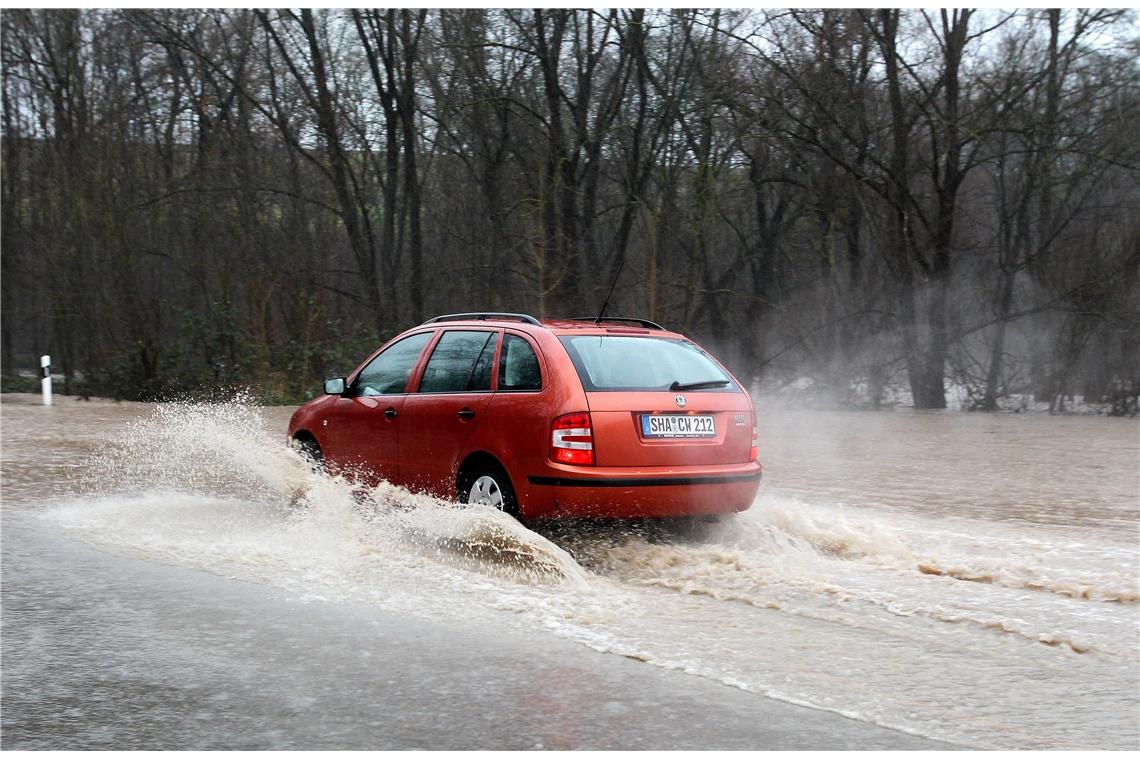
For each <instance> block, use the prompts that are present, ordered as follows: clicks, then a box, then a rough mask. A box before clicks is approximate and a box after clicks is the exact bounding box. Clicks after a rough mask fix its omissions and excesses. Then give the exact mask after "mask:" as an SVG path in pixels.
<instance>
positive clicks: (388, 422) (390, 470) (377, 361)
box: [322, 330, 435, 485]
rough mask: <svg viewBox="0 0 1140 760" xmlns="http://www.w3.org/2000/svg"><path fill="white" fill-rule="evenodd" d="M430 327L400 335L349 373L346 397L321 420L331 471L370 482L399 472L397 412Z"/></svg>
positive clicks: (402, 401) (428, 336) (430, 334)
mask: <svg viewBox="0 0 1140 760" xmlns="http://www.w3.org/2000/svg"><path fill="white" fill-rule="evenodd" d="M434 335H435V333H434V331H431V330H427V331H424V332H420V333H414V334H412V335H409V336H407V337H406V338H401V339H400V340H398V341H396V342H394V343H392V344H391V345H389V346H387V347H385V348H384V350H383V351H381V352H380V353H379V354H377V355H376V356H375V357H373V358H372V360H371V361H369V362H368V364H367V365H365V367H364V368H363V369H361V370H360V372H358V373H357V374H356V375H355V377H352V378H350V380H349V386H348V389H347V392H346V394H345V396H343V397H341V398H338V399H337V400H336V401H335V403H334V404H333V405H332V406H331V407H330V409H329V411H328V415H327V417H326V418H325V419H324V421H323V423H322V425H323V427H325V429H326V433H325V438H326V440H327V441H328V444H327V449H328V450H327V451H326V452H324V453H325V458H326V459H327V460H328V462H329V463H330V465H331V466H332V468H333V471H334V472H338V473H342V474H345V475H348V476H350V477H353V478H354V479H357V480H360V481H361V482H364V483H368V484H369V485H375V484H376V483H378V482H380V481H381V480H389V481H395V480H396V479H397V474H398V463H397V457H398V453H399V432H400V424H401V418H400V415H401V412H402V407H403V405H404V400H405V399H406V398H407V395H406V391H407V386H408V382H409V381H410V380H411V378H412V373H413V371H414V370H415V369H416V366H417V365H418V364H419V360H420V357H421V355H422V354H423V352H424V348H425V347H427V345H428V344H429V343H430V342H431V339H432V337H433V336H434Z"/></svg>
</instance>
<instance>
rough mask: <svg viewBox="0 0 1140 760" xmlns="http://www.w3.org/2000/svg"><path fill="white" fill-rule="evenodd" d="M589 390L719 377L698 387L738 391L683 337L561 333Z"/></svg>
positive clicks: (666, 386)
mask: <svg viewBox="0 0 1140 760" xmlns="http://www.w3.org/2000/svg"><path fill="white" fill-rule="evenodd" d="M559 340H560V341H561V342H562V345H563V346H565V347H566V353H568V354H569V355H570V360H571V361H572V362H574V368H575V369H576V370H577V371H578V377H579V378H580V379H581V380H582V387H583V388H584V389H585V390H587V391H668V390H672V386H673V385H674V383H676V384H677V385H682V386H683V385H686V384H689V383H710V384H712V383H717V382H723V383H724V385H723V386H721V387H710V388H704V389H702V390H710V391H731V392H736V391H737V390H738V388H737V385H736V384H735V383H733V382H732V379H731V378H730V377H729V376H728V375H727V374H725V372H724V370H722V369H721V368H720V367H719V366H718V365H717V363H716V362H715V361H713V360H712V358H711V357H710V356H709V355H708V354H706V353H705V352H704V351H702V350H701V349H700V348H698V347H697V346H696V345H695V344H693V343H690V342H689V341H687V340H676V339H668V338H651V337H644V338H643V337H641V336H626V335H565V336H562V337H560V338H559Z"/></svg>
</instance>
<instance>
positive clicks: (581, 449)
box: [550, 412, 594, 464]
mask: <svg viewBox="0 0 1140 760" xmlns="http://www.w3.org/2000/svg"><path fill="white" fill-rule="evenodd" d="M550 458H551V459H552V460H554V461H555V462H562V463H563V464H593V463H594V431H593V428H592V426H591V425H590V413H589V412H574V413H573V414H564V415H562V416H561V417H555V418H554V422H552V423H551V424H550Z"/></svg>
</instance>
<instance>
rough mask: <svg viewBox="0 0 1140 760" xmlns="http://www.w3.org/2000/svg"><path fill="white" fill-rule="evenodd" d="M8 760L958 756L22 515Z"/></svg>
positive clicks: (923, 742)
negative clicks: (576, 752)
mask: <svg viewBox="0 0 1140 760" xmlns="http://www.w3.org/2000/svg"><path fill="white" fill-rule="evenodd" d="M2 571H3V587H2V600H0V601H2V621H3V639H2V649H3V651H2V656H3V672H2V702H3V711H2V720H3V726H2V727H3V733H2V738H0V741H2V747H3V749H4V750H18V749H101V750H111V749H117V750H126V749H132V750H136V749H148V750H158V749H183V750H188V749H189V750H219V749H233V750H261V749H413V748H421V749H431V750H441V749H459V750H475V749H662V750H666V749H945V748H950V747H951V745H947V744H942V743H939V742H934V741H931V740H928V739H924V738H921V737H916V736H911V735H908V734H904V733H900V732H897V731H893V730H889V729H885V728H880V727H877V726H875V725H872V724H869V723H864V722H860V721H855V720H850V719H847V718H844V717H842V716H840V715H836V714H834V713H829V712H826V711H821V710H816V709H810V708H805V707H797V706H795V705H790V704H786V703H783V702H779V701H776V700H772V699H768V698H766V697H763V696H759V695H757V694H753V693H749V692H745V691H742V690H739V689H735V688H732V687H730V686H725V685H722V684H720V683H717V682H715V681H712V680H709V679H705V678H699V677H695V676H691V675H687V674H685V673H681V672H678V671H671V670H667V669H663V668H659V667H651V666H647V665H645V664H644V663H641V662H638V661H636V660H632V659H628V658H623V657H619V656H615V655H613V654H603V653H598V652H593V651H591V650H589V649H588V648H586V647H583V646H581V645H580V644H575V643H573V642H570V641H566V640H563V639H560V638H557V637H554V636H543V637H541V638H539V637H535V636H534V635H533V634H529V635H528V634H527V633H526V632H525V629H522V628H518V627H510V626H507V625H503V626H501V627H498V626H489V625H487V624H484V623H480V624H477V625H469V624H465V623H464V622H463V621H462V620H461V619H456V620H454V621H453V622H452V621H448V622H447V623H446V624H445V623H439V622H429V621H420V620H411V619H407V618H403V617H399V616H396V615H394V614H393V613H390V612H386V611H384V610H382V609H378V608H376V607H374V606H353V605H345V604H334V603H328V602H324V601H320V600H312V601H302V600H299V599H298V598H297V597H296V595H288V594H286V593H285V592H282V591H279V590H277V589H273V588H269V587H265V586H262V585H260V584H252V583H247V582H243V581H238V580H232V579H228V578H224V577H221V576H218V575H214V574H210V573H206V572H202V571H199V570H193V569H188V568H183V567H173V566H168V565H164V564H160V563H156V562H153V561H144V560H140V559H132V558H128V557H123V556H118V555H114V554H108V553H106V552H103V551H101V550H100V549H98V548H95V547H92V546H90V545H88V544H85V543H81V542H79V541H76V540H75V539H73V538H71V537H69V536H67V535H65V534H61V533H59V532H58V531H57V530H53V529H52V528H51V527H50V526H46V525H42V524H40V522H39V521H38V520H37V519H35V518H33V517H30V516H29V515H27V514H26V513H25V514H20V513H16V514H13V513H11V511H10V510H9V511H8V512H7V513H6V515H5V519H4V525H3V566H2Z"/></svg>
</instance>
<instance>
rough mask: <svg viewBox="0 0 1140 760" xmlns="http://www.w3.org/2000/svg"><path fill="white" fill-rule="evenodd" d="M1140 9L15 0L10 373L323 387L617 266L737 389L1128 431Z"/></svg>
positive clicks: (551, 305) (629, 292)
mask: <svg viewBox="0 0 1140 760" xmlns="http://www.w3.org/2000/svg"><path fill="white" fill-rule="evenodd" d="M1136 23H1137V17H1136V14H1135V13H1134V12H1131V11H1119V10H1111V11H1098V10H1071V11H1068V10H1067V11H1057V10H1026V11H1016V12H1011V13H1006V12H999V11H995V10H986V11H977V12H971V11H968V10H957V11H937V10H935V11H900V10H870V11H859V10H825V11H774V10H766V11H759V10H754V11H727V10H682V11H664V10H581V11H568V10H533V11H531V10H461V9H457V10H442V11H425V10H361V11H353V10H320V11H304V10H303V11H297V12H291V11H257V10H219V11H208V10H159V11H141V10H108V11H102V10H86V11H73V10H35V11H20V10H12V11H5V12H4V13H3V14H2V18H0V24H2V28H3V40H2V44H3V172H2V174H3V177H2V180H3V191H2V198H3V219H2V234H3V239H2V251H3V256H2V260H3V272H2V275H0V282H2V286H3V298H2V309H3V313H2V319H0V330H2V349H3V352H2V361H3V369H4V374H5V375H9V376H11V375H12V374H13V373H14V372H15V371H17V370H20V369H25V368H26V369H30V368H32V367H34V366H35V364H36V357H38V355H39V354H40V353H48V352H50V353H51V354H52V355H53V357H54V358H55V362H56V366H57V367H58V368H60V369H61V370H62V372H63V373H64V376H65V392H80V393H90V394H101V395H112V396H117V397H126V398H150V397H160V396H163V395H171V394H179V393H187V392H197V391H201V390H203V389H214V388H230V387H235V386H238V385H248V386H252V387H254V388H256V389H258V391H259V392H260V393H261V394H262V395H263V396H264V397H265V398H267V399H278V400H286V399H297V398H303V397H305V396H306V395H307V394H312V393H314V392H317V390H318V389H319V385H320V381H321V380H322V379H323V377H324V376H326V375H330V374H333V373H334V372H344V371H345V370H348V369H350V368H351V367H352V366H354V365H355V363H356V362H357V361H358V360H359V359H361V358H362V357H363V356H364V355H365V354H366V353H367V352H368V351H370V350H371V349H372V348H374V347H375V346H376V345H377V344H378V342H379V341H380V340H382V339H384V338H387V337H389V336H391V335H393V334H395V333H396V332H399V331H401V330H402V329H405V328H406V327H408V326H409V325H411V324H414V323H416V322H419V321H421V320H423V319H424V318H427V317H430V316H432V315H434V314H438V313H444V312H451V311H468V310H482V309H495V310H509V311H522V312H529V313H533V314H536V315H548V316H556V315H561V316H581V315H593V314H596V313H597V312H598V311H599V309H600V308H601V306H602V302H603V301H604V299H605V297H606V295H607V293H608V292H609V289H610V286H611V283H612V282H613V281H614V279H615V278H617V285H616V288H615V289H614V294H613V299H612V301H611V303H610V305H609V308H608V312H607V313H608V314H610V315H625V316H640V317H645V318H649V319H653V320H656V321H660V322H662V323H665V324H666V325H668V326H671V327H673V328H676V329H679V330H682V331H684V332H686V333H689V334H690V335H692V336H694V337H695V338H696V339H698V340H700V341H701V342H703V343H705V344H706V345H708V346H709V347H710V348H712V349H713V350H714V351H716V352H717V353H718V354H719V355H720V356H721V357H722V358H723V359H724V360H725V361H726V363H728V364H729V366H730V367H731V368H732V369H734V371H736V372H737V373H738V374H739V376H741V378H742V379H744V380H746V381H762V382H765V383H774V384H779V383H784V382H791V381H798V382H800V383H809V384H814V387H815V388H817V389H826V390H827V391H828V393H829V395H830V397H831V398H832V399H834V401H835V402H837V403H843V404H867V405H878V403H879V402H880V401H881V400H882V398H883V395H884V392H885V389H887V388H890V387H892V385H897V386H901V387H903V388H905V389H909V390H910V391H911V392H912V394H913V400H914V403H915V405H916V406H918V407H923V408H940V407H942V406H944V405H945V390H944V388H945V387H946V384H947V383H955V384H957V385H958V386H964V387H965V388H966V390H967V391H968V393H969V398H970V402H971V404H972V405H973V406H975V407H976V408H980V409H992V408H994V407H995V406H996V405H997V404H998V401H999V399H1001V398H1002V397H1004V396H1008V395H1010V394H1021V393H1025V394H1034V395H1035V396H1036V397H1037V398H1038V399H1044V400H1048V401H1050V402H1051V403H1052V404H1053V405H1054V406H1060V405H1061V404H1062V403H1063V402H1064V399H1065V397H1066V396H1068V395H1073V394H1076V395H1083V396H1085V398H1086V399H1087V400H1091V401H1102V400H1113V399H1116V400H1117V401H1119V400H1120V399H1122V398H1124V399H1127V397H1128V396H1129V394H1131V395H1132V398H1133V401H1132V404H1133V406H1132V407H1131V408H1132V409H1133V410H1134V408H1135V407H1134V395H1135V391H1136V388H1137V387H1138V386H1140V215H1138V206H1140V193H1138V191H1140V183H1138V179H1140V172H1138V165H1140V156H1138V153H1140V140H1138V139H1137V137H1138V135H1137V125H1138V124H1140V120H1138V116H1140V113H1138V110H1140V109H1138V94H1140V88H1138V86H1137V85H1138V70H1137V58H1138V56H1140V42H1138V35H1137V26H1136ZM619 273H620V277H619ZM1124 403H1125V405H1124V406H1120V405H1119V404H1118V406H1120V409H1121V411H1127V406H1126V404H1127V402H1124Z"/></svg>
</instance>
